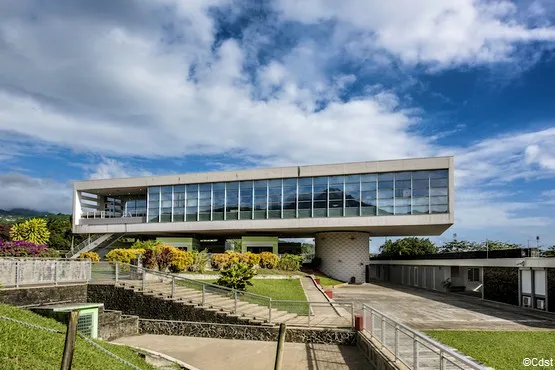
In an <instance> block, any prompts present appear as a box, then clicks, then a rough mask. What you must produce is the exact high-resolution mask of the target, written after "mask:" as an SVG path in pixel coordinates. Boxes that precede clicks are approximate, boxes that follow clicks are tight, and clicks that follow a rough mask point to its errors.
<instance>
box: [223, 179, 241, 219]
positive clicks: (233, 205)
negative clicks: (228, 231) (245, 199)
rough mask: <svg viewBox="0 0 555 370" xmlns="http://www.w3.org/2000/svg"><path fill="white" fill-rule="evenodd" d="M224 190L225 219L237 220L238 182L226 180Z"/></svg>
mask: <svg viewBox="0 0 555 370" xmlns="http://www.w3.org/2000/svg"><path fill="white" fill-rule="evenodd" d="M225 189H226V190H225V191H226V201H225V207H226V215H225V219H226V220H237V219H238V218H239V183H238V182H228V183H226V184H225Z"/></svg>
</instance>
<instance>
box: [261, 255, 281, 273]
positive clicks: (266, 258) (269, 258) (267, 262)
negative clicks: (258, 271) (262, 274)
mask: <svg viewBox="0 0 555 370" xmlns="http://www.w3.org/2000/svg"><path fill="white" fill-rule="evenodd" d="M278 264H279V257H278V255H277V254H273V253H272V252H262V253H260V267H263V268H267V269H274V268H276V267H277V265H278Z"/></svg>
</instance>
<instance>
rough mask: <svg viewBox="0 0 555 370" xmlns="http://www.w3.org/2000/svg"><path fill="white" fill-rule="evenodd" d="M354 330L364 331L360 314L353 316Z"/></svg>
mask: <svg viewBox="0 0 555 370" xmlns="http://www.w3.org/2000/svg"><path fill="white" fill-rule="evenodd" d="M355 330H356V331H363V330H364V319H363V316H362V315H360V314H356V315H355Z"/></svg>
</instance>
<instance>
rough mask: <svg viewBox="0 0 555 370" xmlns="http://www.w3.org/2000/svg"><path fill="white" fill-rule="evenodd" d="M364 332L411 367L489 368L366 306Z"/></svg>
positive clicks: (396, 358) (398, 359)
mask: <svg viewBox="0 0 555 370" xmlns="http://www.w3.org/2000/svg"><path fill="white" fill-rule="evenodd" d="M362 314H363V323H364V332H365V333H367V334H368V335H369V336H370V337H371V338H373V339H374V340H376V341H377V342H379V343H380V345H381V346H382V348H381V349H382V351H383V350H387V351H388V352H390V353H391V355H392V356H393V357H394V359H395V362H397V361H399V362H401V363H403V364H404V365H405V366H407V367H408V368H410V369H415V370H416V369H419V368H420V367H421V366H422V367H426V368H433V369H440V370H445V369H447V367H448V366H449V368H455V369H480V370H481V369H485V367H484V366H482V365H479V364H477V363H475V362H474V361H472V360H470V359H468V358H466V357H465V356H463V355H461V354H459V353H457V352H455V351H453V350H452V349H450V348H448V347H446V346H444V345H443V344H441V343H439V342H437V341H435V340H433V339H431V338H429V337H428V336H426V335H424V334H422V333H420V332H418V331H416V330H414V329H411V328H409V327H408V326H406V325H404V324H401V323H399V322H397V321H395V320H394V319H392V318H390V317H388V316H387V315H385V314H383V313H382V312H380V311H378V310H376V309H374V308H372V307H370V306H368V305H366V304H363V305H362Z"/></svg>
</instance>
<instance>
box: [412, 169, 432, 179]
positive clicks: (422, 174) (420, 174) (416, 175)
mask: <svg viewBox="0 0 555 370" xmlns="http://www.w3.org/2000/svg"><path fill="white" fill-rule="evenodd" d="M429 176H430V172H429V171H415V172H413V173H412V179H413V180H418V179H420V180H423V179H426V180H427V179H428V177H429Z"/></svg>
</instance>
